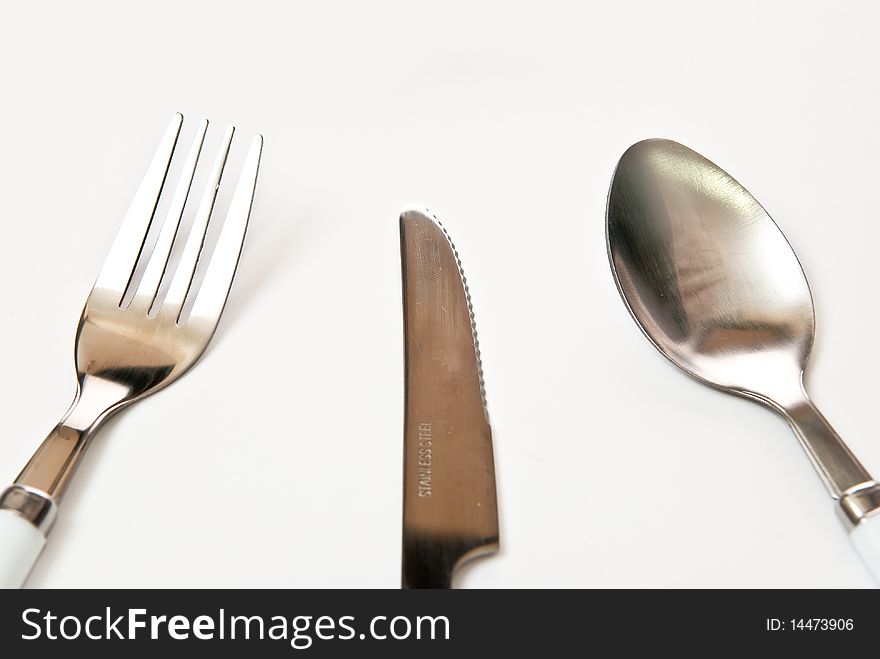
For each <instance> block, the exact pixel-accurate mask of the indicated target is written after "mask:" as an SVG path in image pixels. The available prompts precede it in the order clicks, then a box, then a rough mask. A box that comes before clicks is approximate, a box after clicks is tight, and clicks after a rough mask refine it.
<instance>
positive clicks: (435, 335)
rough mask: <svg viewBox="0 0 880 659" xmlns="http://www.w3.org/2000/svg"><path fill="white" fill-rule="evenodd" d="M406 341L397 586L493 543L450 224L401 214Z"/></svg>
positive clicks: (435, 577)
mask: <svg viewBox="0 0 880 659" xmlns="http://www.w3.org/2000/svg"><path fill="white" fill-rule="evenodd" d="M400 252H401V262H402V269H403V316H404V337H405V340H404V344H405V363H406V366H405V373H406V384H405V395H406V399H405V412H404V417H405V418H404V476H403V485H404V493H403V559H402V579H401V581H402V586H403V588H450V587H451V586H452V575H453V573H454V572H455V570H456V569H457V568H458V567H459V566H460V565H462V564H463V563H465V562H467V561H469V560H471V559H473V558H477V557H478V556H483V555H486V554H491V553H493V552H495V551H497V550H498V508H497V501H496V494H495V465H494V457H493V453H492V431H491V429H490V426H489V416H488V413H487V411H486V398H485V389H484V386H483V373H482V366H481V363H480V352H479V344H478V342H477V335H476V330H475V326H474V319H473V309H472V306H471V300H470V293H469V290H468V287H467V282H466V280H465V278H464V273H463V272H462V269H461V262H460V261H459V258H458V253H457V252H456V250H455V246H454V245H453V244H452V241H451V240H450V238H449V234H448V233H447V232H446V230H445V229H444V228H443V227H442V226H441V224H440V222H439V221H438V220H437V219H436V218H435V217H434V216H433V215H432V214H431V213H430V212H429V211H427V210H424V209H412V210H406V211H404V212H403V213H402V214H401V216H400Z"/></svg>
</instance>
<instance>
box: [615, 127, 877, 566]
mask: <svg viewBox="0 0 880 659" xmlns="http://www.w3.org/2000/svg"><path fill="white" fill-rule="evenodd" d="M607 240H608V254H609V258H610V260H611V269H612V271H613V272H614V278H615V281H616V282H617V287H618V290H619V291H620V294H621V296H622V297H623V300H624V302H625V303H626V306H627V308H628V309H629V311H630V313H631V314H632V317H633V318H634V319H635V321H636V323H638V325H639V327H641V329H642V331H643V332H644V333H645V335H646V336H647V337H648V339H649V340H650V341H651V342H652V343H653V344H654V347H656V348H657V349H658V350H659V351H660V352H661V353H663V354H664V355H665V356H666V357H667V358H669V360H670V361H671V362H672V363H673V364H675V365H676V366H678V367H679V368H681V369H682V370H684V371H685V372H687V373H688V374H690V375H691V376H693V377H695V378H697V379H698V380H700V381H702V382H703V383H705V384H708V385H710V386H713V387H716V388H718V389H721V390H722V391H726V392H728V393H732V394H736V395H739V396H744V397H745V398H749V399H751V400H753V401H755V402H758V403H761V404H763V405H765V406H767V407H769V408H770V409H772V410H774V411H775V412H777V413H778V414H781V415H782V416H783V417H784V418H785V419H786V420H787V421H788V423H789V424H790V425H791V427H792V429H793V430H794V433H795V435H797V438H798V440H799V441H800V443H801V446H803V448H804V450H805V451H806V453H807V456H808V457H809V458H810V461H811V462H812V464H813V466H814V467H815V468H816V471H817V472H818V473H819V476H820V477H821V478H822V482H823V483H824V484H825V487H826V488H828V493H829V494H830V495H831V497H832V498H833V499H834V500H836V501H837V502H838V503H839V506H838V510H839V512H840V514H841V518H842V519H843V521H844V523H845V525H846V526H847V528H848V529H849V532H850V538H851V539H852V541H853V544H854V545H855V547H856V549H857V551H858V553H859V554H860V555H861V557H862V559H863V560H864V562H865V564H866V565H867V566H868V569H869V570H870V572H871V574H872V575H873V576H874V578H875V579H876V580H877V581H878V583H880V485H878V484H877V482H876V481H874V479H873V478H872V477H871V475H870V474H869V473H868V471H867V470H866V469H865V468H864V467H863V466H862V465H861V463H860V462H859V461H858V460H857V459H856V457H855V456H854V455H853V453H852V452H851V451H850V450H849V448H847V446H846V444H844V443H843V440H841V438H840V437H839V436H838V435H837V433H836V432H835V431H834V429H833V428H832V427H831V425H830V424H829V423H828V421H826V420H825V417H823V416H822V414H821V413H820V412H819V410H818V409H816V406H815V405H814V404H813V402H812V401H811V400H810V397H809V396H808V395H807V393H806V390H805V389H804V370H805V368H806V365H807V360H808V358H809V355H810V348H811V347H812V345H813V336H814V331H815V317H814V312H813V298H812V295H811V294H810V288H809V285H808V284H807V280H806V277H805V275H804V272H803V270H802V269H801V265H800V262H799V261H798V259H797V256H795V253H794V251H793V250H792V248H791V246H790V245H789V244H788V241H787V240H786V239H785V236H783V235H782V232H781V231H780V230H779V227H777V226H776V223H775V222H774V221H773V220H772V219H771V217H770V216H769V215H768V214H767V212H766V211H765V210H764V209H763V208H762V207H761V205H760V204H759V203H758V202H757V201H756V200H755V198H754V197H752V195H750V194H749V193H748V191H747V190H746V189H745V188H743V187H742V186H741V185H740V184H739V183H737V181H735V180H734V179H733V178H732V177H731V176H730V175H729V174H728V173H727V172H725V171H724V170H722V169H721V168H720V167H718V166H717V165H715V164H714V163H712V162H710V161H708V160H706V159H705V158H703V157H702V156H701V155H700V154H698V153H696V152H694V151H691V150H690V149H688V148H687V147H685V146H682V145H681V144H678V143H676V142H672V141H669V140H646V141H644V142H639V143H638V144H635V145H633V146H631V147H630V148H629V149H628V150H627V151H626V153H624V154H623V157H621V159H620V162H619V163H618V165H617V170H616V171H615V173H614V178H613V180H612V182H611V191H610V192H609V195H608V217H607Z"/></svg>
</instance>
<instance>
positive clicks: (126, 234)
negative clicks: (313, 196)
mask: <svg viewBox="0 0 880 659" xmlns="http://www.w3.org/2000/svg"><path fill="white" fill-rule="evenodd" d="M182 125H183V116H182V115H180V114H177V115H175V116H174V118H173V119H172V121H171V124H170V125H169V127H168V129H167V131H166V132H165V135H164V137H163V138H162V141H161V143H160V144H159V147H158V149H157V151H156V154H155V155H154V157H153V160H152V163H151V164H150V166H149V169H148V170H147V173H146V175H145V176H144V179H143V181H142V182H141V185H140V187H139V188H138V191H137V193H136V194H135V197H134V199H133V201H132V203H131V207H130V208H129V210H128V213H127V214H126V216H125V219H124V220H123V223H122V226H121V227H120V229H119V233H118V234H117V236H116V239H115V241H114V243H113V246H112V247H111V249H110V253H109V254H108V256H107V259H106V261H105V263H104V266H103V267H102V269H101V272H100V274H99V275H98V279H97V281H96V282H95V286H94V287H93V288H92V291H91V293H90V294H89V297H88V300H87V301H86V305H85V309H84V310H83V314H82V317H81V319H80V323H79V328H78V331H77V336H76V369H77V374H78V377H79V381H80V384H81V385H82V383H83V382H84V380H85V379H87V378H90V379H99V380H101V381H104V382H107V383H110V384H112V385H114V386H113V388H114V389H116V390H117V391H119V392H120V395H119V401H118V402H119V403H120V404H122V403H128V402H132V401H134V400H136V399H138V398H141V397H143V396H146V395H148V394H150V393H153V392H155V391H157V390H158V389H160V388H162V387H164V386H166V385H168V384H170V383H171V382H173V381H174V380H175V379H177V378H178V377H180V376H181V375H182V374H183V373H185V372H186V370H187V369H189V368H190V367H191V366H192V365H193V364H194V363H195V362H196V361H197V360H198V359H199V357H200V356H201V355H202V353H203V352H204V350H205V348H206V347H207V345H208V342H209V341H210V340H211V337H212V336H213V334H214V330H215V329H216V327H217V322H218V321H219V319H220V315H221V314H222V312H223V308H224V306H225V304H226V298H227V296H228V294H229V289H230V286H231V285H232V279H233V277H234V275H235V270H236V267H237V265H238V260H239V256H240V254H241V247H242V243H243V241H244V236H245V231H246V229H247V223H248V218H249V216H250V210H251V205H252V203H253V198H254V190H255V187H256V181H257V174H258V171H259V164H260V155H261V151H262V144H263V140H262V137H260V136H259V135H258V136H256V137H254V139H253V141H252V143H251V146H250V149H249V151H248V155H247V158H246V160H245V164H244V167H243V170H242V173H241V177H240V179H239V183H238V186H237V188H236V190H235V193H234V196H233V198H232V201H231V203H230V206H229V210H228V212H227V215H226V218H225V220H224V221H223V226H222V228H221V230H220V233H219V237H218V238H217V243H216V247H215V249H214V251H213V253H212V254H211V255H210V257H208V256H206V255H203V254H202V252H203V247H204V243H205V233H206V231H207V230H208V227H209V225H210V223H211V216H212V211H213V209H214V204H215V201H216V198H217V192H218V189H219V186H220V181H221V178H222V175H223V170H224V167H225V165H226V160H227V157H228V155H229V150H230V146H231V143H232V138H233V134H234V128H233V127H231V126H230V127H229V128H227V129H226V133H225V135H224V136H223V140H222V142H221V146H220V149H219V152H218V154H217V156H216V158H215V160H214V163H213V166H212V169H211V171H210V175H209V178H208V182H207V184H206V185H205V189H204V192H203V194H202V196H201V200H200V202H199V206H198V208H197V210H196V213H195V216H194V219H193V223H192V228H191V230H190V233H189V236H188V238H187V239H186V242H185V243H184V244H183V247H182V250H181V251H180V254H181V256H180V260H179V262H178V264H177V266H176V268H173V269H172V268H171V267H170V261H171V254H172V248H173V247H174V245H175V244H176V243H178V242H180V241H179V239H180V238H181V237H180V236H179V235H178V229H179V226H180V221H181V218H182V216H183V212H184V209H185V207H186V205H187V200H188V198H189V195H190V191H191V188H192V183H193V178H194V176H195V172H196V169H197V165H198V163H199V160H200V155H201V153H202V147H203V144H204V140H205V134H206V133H207V129H208V122H207V120H204V121H202V122H201V123H200V124H199V126H198V128H197V131H196V136H195V139H194V140H193V143H192V146H191V147H190V149H189V153H188V155H187V156H186V160H185V162H184V164H183V170H182V174H181V176H180V180H179V182H178V183H177V186H176V188H175V190H174V191H173V193H171V200H170V203H169V204H168V207H167V208H168V210H167V212H166V214H165V217H164V220H163V222H162V226H161V228H160V229H159V232H158V237H157V239H156V243H155V246H154V247H153V250H152V252H151V253H150V254H149V257H148V259H147V260H146V267H145V269H143V276H142V277H141V278H140V281H136V278H135V269H136V266H137V265H138V263H139V262H140V261H143V260H144V259H145V258H146V256H147V255H146V254H145V248H146V243H147V236H148V234H149V233H150V227H151V226H153V224H154V221H155V215H156V209H157V207H158V206H159V200H160V197H161V196H162V192H163V189H164V188H165V187H166V178H167V176H168V170H169V167H170V165H171V161H172V158H173V155H174V152H175V149H176V146H177V142H178V137H179V135H180V130H181V127H182ZM200 262H201V263H202V264H205V263H207V265H202V267H201V268H199V265H200ZM197 269H198V270H200V271H203V272H204V278H203V280H202V282H201V285H200V286H199V287H198V288H197V290H196V287H195V286H194V277H195V274H196V271H197ZM169 281H170V285H169V284H168V282H169ZM163 282H165V283H166V286H165V287H164V288H167V294H165V295H163V296H162V297H161V298H160V290H161V289H162V288H163V287H162V283H163ZM128 299H130V302H128ZM186 311H188V313H185V312H186Z"/></svg>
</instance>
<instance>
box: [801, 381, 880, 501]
mask: <svg viewBox="0 0 880 659" xmlns="http://www.w3.org/2000/svg"><path fill="white" fill-rule="evenodd" d="M785 416H786V418H787V419H788V422H789V424H790V425H791V427H792V429H793V430H794V433H795V435H797V438H798V440H799V441H800V443H801V445H802V446H803V447H804V450H805V451H806V453H807V455H808V456H809V458H810V461H811V462H812V463H813V466H814V467H815V468H816V471H817V472H819V476H820V477H821V478H822V482H823V483H825V487H827V488H828V492H829V493H830V494H831V496H832V497H833V498H834V499H835V500H838V499H840V498H841V497H842V496H843V495H844V494H846V493H847V492H851V491H853V490H856V489H861V488H864V487H865V486H867V485H870V484H873V483H874V479H873V478H871V474H870V473H868V470H867V469H865V468H864V467H863V466H862V463H861V462H859V460H858V458H856V456H855V455H853V453H852V451H850V450H849V447H848V446H847V445H846V444H844V443H843V440H842V439H841V438H840V435H838V434H837V432H835V430H834V428H832V427H831V424H830V423H828V420H827V419H826V418H825V417H824V416H822V413H821V412H819V410H818V409H816V406H815V405H814V404H813V402H812V401H811V400H810V399H809V398H808V397H807V396H806V395H805V396H804V398H803V400H801V401H799V402H797V403H796V404H794V405H791V406H788V407H787V408H786V409H785Z"/></svg>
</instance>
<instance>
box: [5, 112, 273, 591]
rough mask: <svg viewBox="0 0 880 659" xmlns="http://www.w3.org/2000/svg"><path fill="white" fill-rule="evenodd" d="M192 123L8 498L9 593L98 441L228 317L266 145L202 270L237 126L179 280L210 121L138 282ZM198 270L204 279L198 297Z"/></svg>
mask: <svg viewBox="0 0 880 659" xmlns="http://www.w3.org/2000/svg"><path fill="white" fill-rule="evenodd" d="M182 125H183V115H181V114H176V115H175V116H174V118H173V119H172V120H171V124H170V125H169V126H168V130H167V131H166V132H165V135H164V137H163V138H162V141H161V142H160V144H159V147H158V149H157V150H156V154H155V155H154V156H153V161H152V163H151V164H150V166H149V169H148V170H147V173H146V174H145V176H144V179H143V181H142V182H141V184H140V187H139V188H138V191H137V193H136V194H135V197H134V199H133V200H132V203H131V206H130V208H129V209H128V213H127V214H126V216H125V219H124V220H123V222H122V226H121V227H120V229H119V233H118V234H117V236H116V240H115V241H114V242H113V246H112V247H111V249H110V253H109V254H108V255H107V260H106V261H105V262H104V266H103V267H102V268H101V272H100V274H99V275H98V279H97V281H96V282H95V285H94V287H93V288H92V292H91V293H90V294H89V297H88V299H87V300H86V305H85V309H84V310H83V313H82V317H81V318H80V321H79V327H78V328H77V332H76V345H75V349H74V352H75V360H76V375H77V390H76V396H75V397H74V400H73V404H72V405H71V406H70V409H69V410H68V412H67V414H65V415H64V417H63V418H62V419H61V421H60V422H59V424H58V425H57V426H56V427H55V429H54V430H52V432H51V433H50V434H49V436H48V437H47V438H46V440H45V441H44V442H43V443H42V445H41V446H40V447H39V448H38V449H37V451H36V453H34V455H33V457H32V458H31V459H30V461H29V462H28V463H27V465H25V467H24V469H23V470H22V472H21V473H20V474H19V475H18V478H16V480H15V483H14V484H13V485H12V486H11V487H9V488H7V489H6V491H5V492H4V493H3V494H2V495H0V586H2V587H4V588H15V587H20V586H21V585H22V584H23V583H24V581H25V579H26V578H27V576H28V574H29V573H30V571H31V568H32V567H33V565H34V563H35V562H36V560H37V557H38V556H39V554H40V552H41V551H42V549H43V546H44V545H45V543H46V534H47V533H48V532H49V530H50V529H51V527H52V523H53V521H54V519H55V512H56V507H57V505H58V502H59V501H60V500H61V498H62V496H63V495H64V491H65V489H66V488H67V485H68V483H69V481H70V478H71V476H72V475H73V473H74V471H75V469H76V467H77V465H78V464H79V462H80V461H81V460H82V457H83V454H84V453H85V450H86V448H87V447H88V446H89V443H90V441H91V439H92V436H93V435H94V433H95V432H96V431H97V430H98V428H100V426H101V425H102V424H103V423H104V422H105V421H106V420H107V419H109V418H110V417H111V416H112V415H114V414H115V413H116V412H118V411H119V410H121V409H123V408H125V407H127V406H128V405H131V404H132V403H134V402H136V401H138V400H141V399H142V398H144V397H146V396H148V395H150V394H152V393H155V392H156V391H159V390H160V389H162V388H163V387H165V386H167V385H169V384H171V383H172V382H173V381H174V380H176V379H177V378H179V377H180V376H181V375H183V374H184V373H185V372H186V371H187V370H188V369H189V368H190V367H191V366H192V365H193V364H194V363H195V362H196V361H197V360H198V359H199V357H201V355H202V353H203V352H204V350H205V347H206V346H207V345H208V342H209V341H210V340H211V337H212V336H213V334H214V330H215V328H216V327H217V322H218V320H219V319H220V314H221V313H222V312H223V307H224V306H225V304H226V298H227V296H228V294H229V288H230V286H231V285H232V279H233V277H234V275H235V270H236V267H237V265H238V260H239V255H240V254H241V247H242V242H243V241H244V235H245V231H246V229H247V224H248V218H249V217H250V212H251V206H252V203H253V198H254V190H255V187H256V183H257V173H258V171H259V165H260V154H261V152H262V147H263V138H262V137H261V136H259V135H257V136H255V137H254V139H253V142H252V144H251V146H250V150H249V151H248V155H247V158H246V160H245V164H244V168H243V170H242V174H241V178H240V180H239V183H238V187H237V188H236V191H235V194H234V196H233V199H232V201H231V204H230V207H229V211H228V213H227V215H226V219H225V221H224V223H223V227H222V229H221V231H220V234H219V237H218V239H217V244H216V247H215V249H214V252H213V254H212V255H211V257H210V260H209V261H208V262H207V267H206V268H205V267H202V268H198V265H199V260H200V257H201V254H202V247H203V245H204V241H205V233H206V231H207V229H208V224H209V222H210V220H211V214H212V211H213V209H214V203H215V201H216V198H217V191H218V188H219V186H220V179H221V176H222V174H223V169H224V167H225V165H226V159H227V157H228V155H229V148H230V145H231V143H232V137H233V133H234V130H235V129H234V128H233V127H232V126H230V127H228V128H227V129H226V133H225V134H224V136H223V141H222V142H221V145H220V149H219V152H218V154H217V156H216V159H215V161H214V164H213V167H212V169H211V172H210V177H209V179H208V183H207V185H206V186H205V191H204V193H203V196H202V199H201V202H200V204H199V206H198V209H197V211H196V214H195V217H194V220H193V225H192V229H191V232H190V235H189V238H188V239H187V241H186V243H185V245H184V246H183V250H182V252H181V257H180V261H179V263H178V265H177V269H176V270H175V271H174V272H171V271H170V270H169V257H170V255H171V251H172V247H173V245H174V243H175V240H176V238H177V233H178V227H179V225H180V220H181V217H182V216H183V211H184V207H185V206H186V202H187V198H188V197H189V193H190V189H191V187H192V182H193V178H194V176H195V172H196V166H197V164H198V161H199V156H200V154H201V152H202V146H203V144H204V140H205V134H206V133H207V130H208V121H207V120H203V121H202V122H201V123H200V124H199V126H198V128H197V130H196V136H195V139H194V140H193V144H192V147H191V148H190V150H189V154H188V155H187V157H186V160H185V162H184V165H183V172H182V174H181V178H180V181H179V182H178V184H177V187H176V189H175V190H174V192H173V194H172V197H171V201H170V204H169V206H168V211H167V214H166V216H165V219H164V222H163V224H162V226H161V229H160V231H159V235H158V238H157V240H156V243H155V247H154V248H153V251H152V253H151V254H150V256H149V260H148V261H147V262H146V268H145V269H144V271H143V277H142V278H141V280H140V282H136V281H135V268H136V265H137V263H138V261H139V260H143V259H142V258H141V256H142V253H143V252H144V249H145V245H146V240H147V235H148V233H149V231H150V226H151V225H152V223H153V221H154V216H155V215H156V209H157V206H158V204H159V198H160V196H161V195H162V190H163V188H164V187H165V181H166V177H167V175H168V169H169V167H170V165H171V160H172V156H173V154H174V151H175V147H176V146H177V141H178V137H179V135H180V130H181V127H182ZM197 269H199V270H200V271H203V272H204V278H203V280H202V283H201V286H199V287H198V290H194V287H193V280H194V276H195V273H196V270H197ZM168 278H170V285H169V286H167V289H168V292H167V295H165V296H164V298H163V299H159V292H160V286H161V284H162V282H163V281H164V280H166V279H168ZM129 289H131V290H129ZM126 293H129V295H128V296H126ZM132 293H133V296H132V295H131V294H132ZM128 298H131V301H130V302H128ZM187 310H188V313H185V312H186V311H187Z"/></svg>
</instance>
